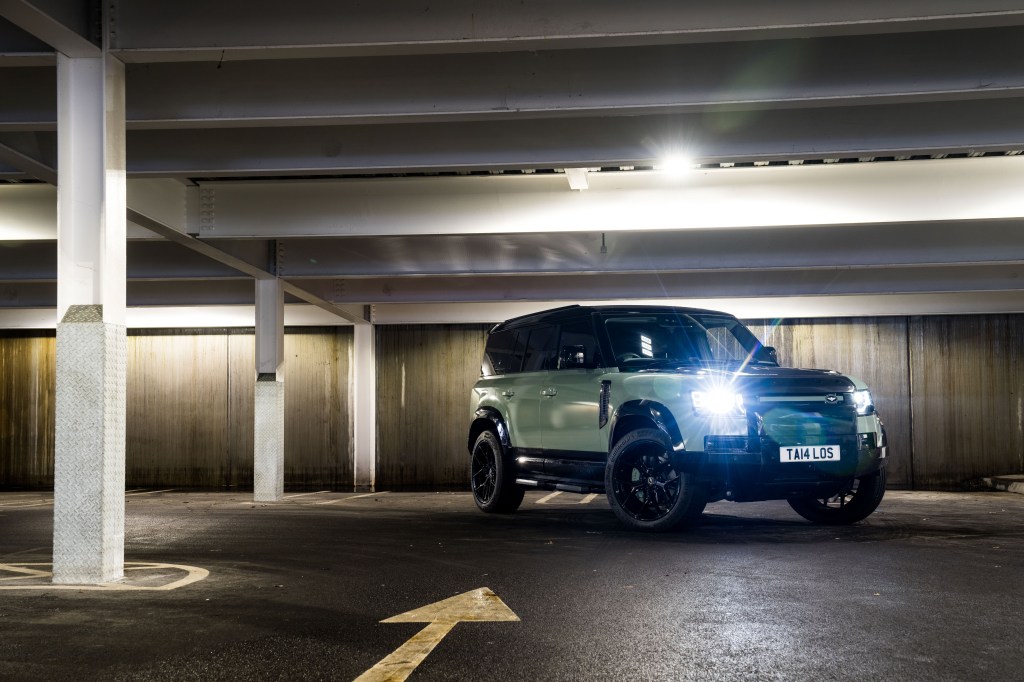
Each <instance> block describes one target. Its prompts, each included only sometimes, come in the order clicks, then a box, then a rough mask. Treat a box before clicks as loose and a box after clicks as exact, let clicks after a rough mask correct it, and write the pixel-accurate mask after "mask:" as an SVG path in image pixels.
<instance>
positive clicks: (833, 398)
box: [825, 393, 839, 405]
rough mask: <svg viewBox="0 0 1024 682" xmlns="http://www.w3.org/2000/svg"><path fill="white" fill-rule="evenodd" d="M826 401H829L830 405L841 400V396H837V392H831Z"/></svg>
mask: <svg viewBox="0 0 1024 682" xmlns="http://www.w3.org/2000/svg"><path fill="white" fill-rule="evenodd" d="M825 402H826V403H828V404H829V405H835V404H836V403H838V402H839V396H837V395H836V394H835V393H829V394H827V395H826V396H825Z"/></svg>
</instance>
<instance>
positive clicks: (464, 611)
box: [355, 587, 519, 682]
mask: <svg viewBox="0 0 1024 682" xmlns="http://www.w3.org/2000/svg"><path fill="white" fill-rule="evenodd" d="M518 620H519V616H517V615H516V614H515V613H513V612H512V609H510V608H509V607H507V606H505V602H503V601H501V599H499V598H498V595H496V594H494V592H492V591H491V590H490V588H487V587H481V588H478V589H476V590H471V591H469V592H465V593H463V594H460V595H457V596H455V597H450V598H448V599H443V600H441V601H439V602H435V603H433V604H428V605H427V606H423V607H420V608H418V609H413V610H412V611H406V612H405V613H401V614H399V615H397V616H392V617H391V618H388V619H386V620H382V621H381V622H382V623H429V625H427V627H425V628H423V629H422V630H420V631H419V632H417V633H416V634H415V635H413V636H412V637H411V638H410V639H409V640H408V641H407V642H406V643H405V644H403V645H402V646H400V647H398V648H397V649H395V651H393V652H392V653H390V654H388V655H387V656H385V657H384V658H382V659H381V660H380V661H379V662H378V663H377V664H376V665H375V666H373V667H372V668H370V669H369V670H367V671H366V672H365V673H363V674H362V675H360V676H359V677H357V678H356V680H355V682H384V681H385V680H386V681H387V682H401V680H404V679H405V678H407V677H409V675H410V674H411V673H412V671H413V670H415V669H416V666H418V665H419V664H420V663H422V662H423V659H425V658H426V657H427V656H428V655H430V652H431V651H433V650H434V647H436V646H437V645H438V643H440V641H441V640H442V639H444V637H445V635H447V634H448V633H449V632H451V631H452V628H454V627H455V624H456V623H459V622H462V621H474V622H484V621H518Z"/></svg>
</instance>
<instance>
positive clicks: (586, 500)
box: [576, 493, 597, 504]
mask: <svg viewBox="0 0 1024 682" xmlns="http://www.w3.org/2000/svg"><path fill="white" fill-rule="evenodd" d="M596 498H597V493H590V494H589V495H586V496H585V497H584V498H583V499H582V500H580V501H579V502H577V503H576V504H590V503H591V502H593V501H594V499H596Z"/></svg>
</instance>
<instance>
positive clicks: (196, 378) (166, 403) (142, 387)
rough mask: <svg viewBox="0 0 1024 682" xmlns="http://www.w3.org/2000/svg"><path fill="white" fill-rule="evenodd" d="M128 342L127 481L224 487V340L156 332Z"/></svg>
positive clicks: (225, 389) (225, 437) (225, 463)
mask: <svg viewBox="0 0 1024 682" xmlns="http://www.w3.org/2000/svg"><path fill="white" fill-rule="evenodd" d="M130 341H131V343H129V347H128V415H127V417H128V425H127V431H128V433H127V451H126V460H127V462H126V469H127V471H126V481H127V482H128V483H130V484H131V485H136V486H183V487H219V486H220V485H222V481H223V480H224V478H225V475H226V473H227V472H226V468H227V461H226V458H225V457H224V454H225V453H226V452H227V429H225V425H226V423H227V418H228V413H227V401H228V386H227V337H226V336H225V335H224V334H223V333H221V334H188V335H183V334H173V333H172V334H165V333H159V334H136V335H133V336H132V337H131V338H130Z"/></svg>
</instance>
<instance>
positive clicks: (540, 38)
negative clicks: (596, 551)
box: [0, 0, 1024, 320]
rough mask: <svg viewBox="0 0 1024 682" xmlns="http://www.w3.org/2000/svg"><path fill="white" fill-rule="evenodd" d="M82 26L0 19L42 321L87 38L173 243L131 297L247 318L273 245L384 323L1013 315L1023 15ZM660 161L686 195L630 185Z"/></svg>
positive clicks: (12, 273)
mask: <svg viewBox="0 0 1024 682" xmlns="http://www.w3.org/2000/svg"><path fill="white" fill-rule="evenodd" d="M99 6H100V3H91V2H82V1H77V2H70V1H68V0H0V93H2V96H0V240H5V241H4V242H3V248H2V249H0V306H2V307H4V308H6V309H8V310H16V309H29V308H47V307H49V306H52V305H54V302H55V293H54V291H55V286H54V278H55V272H56V252H55V246H54V242H53V240H54V238H55V232H54V229H53V225H54V223H55V207H54V208H50V207H51V206H53V198H52V192H53V190H52V188H49V187H45V186H43V185H42V184H39V182H38V181H44V182H49V183H53V182H55V181H56V178H57V177H58V174H59V169H57V168H56V135H57V131H56V67H55V61H56V58H55V51H56V50H59V51H61V52H63V53H65V54H71V55H76V54H77V55H80V54H91V53H93V52H95V51H96V50H98V46H99V45H100V44H101V42H102V41H101V37H102V36H101V33H106V35H107V46H108V48H109V50H110V52H111V53H112V54H114V55H115V56H117V57H118V58H120V59H121V60H123V61H124V62H125V63H126V65H127V68H126V79H127V83H126V99H127V101H126V108H127V127H128V138H127V152H128V173H129V183H130V188H129V192H130V197H129V203H130V207H131V208H133V209H135V210H137V211H139V212H141V213H143V214H145V215H146V216H148V217H150V218H154V219H156V220H158V221H159V222H160V223H161V224H162V225H163V226H165V227H167V228H169V229H172V230H176V231H178V232H180V233H183V234H186V235H191V236H192V238H193V241H191V242H190V241H187V240H178V242H177V243H175V242H170V241H166V240H158V239H153V236H154V235H153V233H151V232H149V231H144V230H137V231H135V232H134V233H133V242H132V244H131V245H130V249H129V264H128V266H129V288H128V295H129V305H136V306H160V305H166V306H171V305H200V304H201V305H214V304H216V305H236V304H250V303H251V302H252V298H253V287H252V277H251V273H248V274H247V273H246V272H245V271H244V269H243V271H242V272H240V271H239V270H238V268H234V267H231V266H230V263H231V262H233V261H231V259H238V260H240V261H244V262H245V263H248V264H250V265H252V266H253V267H256V268H265V267H266V265H267V263H268V261H269V260H271V256H274V257H275V258H276V259H278V260H279V261H280V262H281V263H283V265H282V267H281V268H279V270H278V271H279V272H280V273H281V275H282V276H283V277H285V278H287V279H288V281H289V282H290V283H291V284H292V285H294V286H295V287H296V288H298V287H301V288H302V289H303V290H305V291H307V292H313V293H314V294H315V295H316V297H318V298H319V299H321V300H322V301H326V302H328V303H336V304H338V305H339V306H344V305H360V304H374V305H376V306H378V307H379V309H380V311H381V315H382V318H385V319H386V318H387V315H386V314H385V313H386V308H387V306H392V307H394V309H395V310H398V306H406V308H405V310H410V309H411V308H409V306H411V305H416V306H419V309H418V310H420V311H423V310H433V311H435V312H437V313H438V314H437V318H438V319H446V320H447V319H451V320H459V319H476V318H479V317H480V316H481V315H483V316H484V317H485V318H486V319H497V318H500V317H502V316H504V315H505V314H506V312H509V311H512V307H510V306H511V304H513V303H515V305H516V306H522V305H532V307H533V308H536V307H538V305H539V304H542V303H547V302H552V301H563V300H609V299H617V298H630V299H659V300H663V299H665V298H672V299H673V300H675V299H687V300H690V299H710V300H712V301H714V300H720V301H721V302H722V303H723V305H722V306H721V307H725V308H729V307H730V305H732V306H734V309H735V306H738V305H740V302H742V301H746V302H747V303H748V304H749V303H750V302H754V301H757V300H762V301H764V300H771V301H774V304H772V305H768V306H766V307H764V308H763V310H764V311H765V314H766V316H767V315H777V314H783V313H786V312H787V311H794V312H799V311H800V310H809V309H808V308H806V307H805V308H800V307H799V306H797V307H796V308H794V307H792V306H790V307H787V305H786V302H790V303H792V302H799V301H807V300H813V299H821V300H832V301H834V303H833V304H832V305H830V306H825V308H826V309H828V310H835V311H837V314H892V313H896V312H907V313H925V312H970V311H1006V310H1024V285H1022V284H1021V275H1022V274H1024V248H1022V247H1021V244H1022V243H1024V240H1022V239H1020V238H1019V235H1020V233H1021V228H1022V227H1024V222H1022V220H1024V205H1022V202H1021V200H1019V199H1017V195H1024V192H1021V191H1019V188H1020V187H1021V185H1022V183H1024V166H1022V165H1021V162H1022V161H1024V159H1022V158H1021V157H1019V156H1017V155H1019V154H1020V152H1021V150H1022V149H1024V97H1021V95H1022V94H1024V2H1007V1H996V0H972V1H970V2H967V1H952V0H945V1H938V0H929V1H924V0H889V1H886V2H881V1H867V0H866V1H864V2H858V3H841V4H840V3H818V2H804V1H797V0H790V1H788V2H779V3H770V4H765V3H762V2H757V1H754V0H733V1H731V2H721V1H718V2H711V1H710V0H707V1H703V0H698V1H695V2H687V3H680V2H674V1H659V0H634V2H630V3H622V2H617V1H612V0H587V1H586V2H584V1H583V0H563V1H561V2H558V3H550V2H540V1H536V2H533V1H529V0H528V1H526V2H522V1H517V2H503V1H498V2H485V3H482V2H474V1H471V0H451V1H448V2H444V3H439V4H437V5H435V4H432V3H428V2H422V1H420V2H411V1H407V0H391V1H388V0H378V1H375V2H367V3H357V4H355V5H353V4H352V3H337V2H333V1H330V0H293V2H291V3H288V4H287V5H280V4H277V5H272V6H271V5H270V4H269V3H266V4H265V3H251V2H242V1H241V0H234V1H225V2H217V3H209V2H197V1H194V2H187V1H184V2H183V1H182V0H175V1H174V2H170V0H150V1H147V2H135V3H132V2H114V3H104V6H108V7H109V10H108V14H107V15H106V16H101V15H100V13H99ZM673 153H683V154H685V155H687V156H688V157H689V159H690V160H691V164H690V168H689V170H688V171H687V173H686V174H685V175H684V176H683V177H682V178H673V179H668V178H666V177H665V176H664V174H662V173H660V172H659V171H657V170H653V169H652V167H654V166H656V165H657V164H658V163H660V160H661V159H662V158H663V157H665V156H666V155H669V154H673ZM565 169H589V170H585V171H583V170H581V171H574V172H575V173H576V176H575V180H574V181H575V182H577V183H578V182H582V183H583V184H584V185H587V186H589V189H585V190H582V191H576V190H571V189H570V185H569V182H568V179H569V178H568V175H569V174H566V173H564V171H565ZM577 186H579V185H577ZM133 188H134V190H133ZM133 196H134V200H133V198H132V197H133ZM5 216H6V222H5ZM165 236H166V235H165ZM199 242H201V243H202V244H205V245H206V246H207V247H213V248H215V249H216V250H217V251H218V252H222V253H223V254H226V258H223V259H220V260H214V259H210V258H209V253H208V252H207V253H206V255H200V254H199V253H198V252H197V251H196V250H194V247H196V245H197V243H199ZM183 244H184V246H183ZM602 245H603V247H604V248H603V249H602ZM190 247H192V248H193V250H190ZM843 297H845V299H843V300H842V301H840V300H839V299H842V298H843ZM944 301H945V302H946V303H944ZM487 302H491V303H492V305H491V306H490V307H489V308H486V309H487V310H488V311H489V312H487V313H480V312H479V311H480V310H481V307H480V304H483V303H487ZM499 302H500V305H499V304H498V303H499ZM854 302H856V303H854ZM433 304H437V305H435V306H434V307H432V308H428V307H424V306H430V305H433ZM460 304H461V305H463V308H464V310H465V311H467V312H465V314H462V315H460V314H459V313H457V312H452V311H453V310H455V309H456V308H458V306H459V305H460ZM819 307H821V306H819ZM758 309H759V308H757V306H756V305H754V306H753V310H758ZM442 310H444V311H446V312H443V313H442V312H440V311H442ZM517 310H518V308H517ZM470 311H472V312H470ZM403 314H404V315H405V317H407V318H408V319H413V318H416V319H419V316H421V314H422V313H421V312H417V313H415V314H412V313H403ZM396 315H397V317H396V318H395V319H396V320H397V319H399V318H402V315H398V314H397V313H396ZM402 319H404V318H402Z"/></svg>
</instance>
